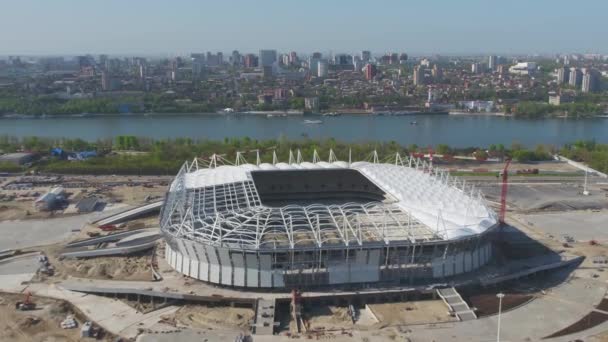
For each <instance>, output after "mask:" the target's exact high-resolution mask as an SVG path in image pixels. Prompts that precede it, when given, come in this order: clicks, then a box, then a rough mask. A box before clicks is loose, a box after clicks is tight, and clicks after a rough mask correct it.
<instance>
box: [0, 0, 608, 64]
mask: <svg viewBox="0 0 608 342" xmlns="http://www.w3.org/2000/svg"><path fill="white" fill-rule="evenodd" d="M260 48H275V49H278V50H281V51H288V50H295V51H300V52H311V51H313V50H319V51H334V52H352V51H359V50H361V49H370V50H372V52H374V53H383V52H386V51H389V50H390V51H405V52H410V53H413V54H416V53H444V54H449V53H554V52H598V53H608V0H576V1H572V0H508V1H507V0H502V1H495V0H416V1H413V0H375V1H374V0H304V1H295V0H281V1H278V0H213V1H209V0H2V1H1V3H0V55H8V54H62V53H64V54H82V53H110V54H157V53H162V54H178V53H189V52H193V51H208V50H213V51H224V52H228V51H232V50H233V49H238V50H240V51H242V52H255V51H257V50H259V49H260Z"/></svg>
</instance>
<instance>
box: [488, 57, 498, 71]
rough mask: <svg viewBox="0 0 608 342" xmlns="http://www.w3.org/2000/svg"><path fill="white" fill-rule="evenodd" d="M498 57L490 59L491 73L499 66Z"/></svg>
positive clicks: (489, 67) (489, 68)
mask: <svg viewBox="0 0 608 342" xmlns="http://www.w3.org/2000/svg"><path fill="white" fill-rule="evenodd" d="M497 59H498V58H497V57H496V56H490V57H488V70H490V71H492V72H493V71H494V70H496V66H497V65H498V63H497Z"/></svg>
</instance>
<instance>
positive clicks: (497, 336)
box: [496, 292, 505, 342]
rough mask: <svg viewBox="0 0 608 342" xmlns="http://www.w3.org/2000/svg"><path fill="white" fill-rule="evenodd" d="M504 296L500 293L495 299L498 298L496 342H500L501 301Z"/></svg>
mask: <svg viewBox="0 0 608 342" xmlns="http://www.w3.org/2000/svg"><path fill="white" fill-rule="evenodd" d="M504 296H505V294H504V293H502V292H499V293H497V294H496V297H498V329H497V330H496V342H500V315H501V314H502V299H503V298H504Z"/></svg>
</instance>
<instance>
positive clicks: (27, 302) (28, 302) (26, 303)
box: [15, 291, 36, 311]
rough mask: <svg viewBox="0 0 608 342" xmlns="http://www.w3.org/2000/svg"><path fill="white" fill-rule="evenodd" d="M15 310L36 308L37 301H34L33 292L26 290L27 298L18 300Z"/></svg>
mask: <svg viewBox="0 0 608 342" xmlns="http://www.w3.org/2000/svg"><path fill="white" fill-rule="evenodd" d="M15 310H20V311H29V310H36V303H34V302H32V293H31V292H29V291H28V292H26V293H25V299H24V300H23V301H17V302H16V303H15Z"/></svg>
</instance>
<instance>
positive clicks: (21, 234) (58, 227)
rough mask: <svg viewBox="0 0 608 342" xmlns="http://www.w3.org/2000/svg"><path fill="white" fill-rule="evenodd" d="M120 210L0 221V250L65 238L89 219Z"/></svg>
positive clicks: (59, 240)
mask: <svg viewBox="0 0 608 342" xmlns="http://www.w3.org/2000/svg"><path fill="white" fill-rule="evenodd" d="M118 210H121V209H120V208H112V209H110V210H106V211H103V212H95V213H90V214H84V215H77V216H68V217H57V218H51V219H40V220H17V221H2V222H0V236H2V238H0V251H2V250H5V249H18V248H28V247H35V246H43V245H50V244H54V243H59V242H61V241H63V240H65V239H67V238H68V237H69V236H70V235H71V234H72V231H73V230H79V229H81V228H82V226H84V225H85V224H86V223H87V222H89V221H90V220H92V219H94V218H96V217H102V216H104V215H106V216H107V215H108V214H109V213H111V212H116V211H118Z"/></svg>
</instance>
